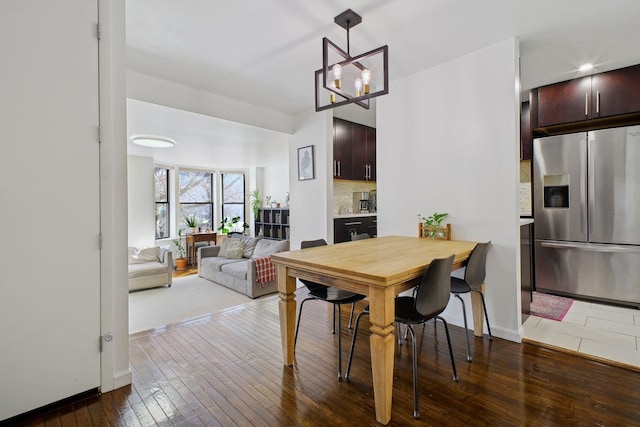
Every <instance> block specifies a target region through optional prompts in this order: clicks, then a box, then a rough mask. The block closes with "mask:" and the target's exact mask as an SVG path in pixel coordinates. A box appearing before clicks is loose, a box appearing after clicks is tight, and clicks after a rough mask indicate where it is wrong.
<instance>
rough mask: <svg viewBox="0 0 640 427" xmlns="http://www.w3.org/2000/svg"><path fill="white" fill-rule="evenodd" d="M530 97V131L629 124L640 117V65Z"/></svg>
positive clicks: (552, 87) (546, 89) (536, 91)
mask: <svg viewBox="0 0 640 427" xmlns="http://www.w3.org/2000/svg"><path fill="white" fill-rule="evenodd" d="M532 95H533V96H532V104H531V109H532V111H531V112H532V114H531V117H532V121H531V127H532V129H541V128H548V127H553V126H557V125H561V127H562V128H566V130H571V129H573V130H577V129H578V128H577V126H581V125H580V122H584V123H583V124H584V126H583V128H584V129H588V128H589V126H591V125H589V122H588V121H589V120H594V119H607V120H606V122H602V123H606V126H615V125H616V121H615V120H617V119H616V118H620V119H621V120H626V121H625V122H624V123H623V122H620V125H622V124H630V123H631V122H634V121H637V118H636V117H635V116H637V115H638V113H640V65H634V66H632V67H627V68H621V69H619V70H613V71H608V72H605V73H600V74H594V75H592V76H588V77H581V78H578V79H574V80H569V81H565V82H560V83H555V84H551V85H548V86H542V87H539V88H537V89H534V90H533V91H532ZM630 114H634V117H631V118H630V117H628V115H630ZM629 120H631V121H629ZM602 123H601V124H600V125H598V126H600V127H602V126H603V125H602ZM567 125H570V126H573V128H570V127H568V126H567ZM559 129H560V128H558V129H557V130H559ZM537 133H540V132H537ZM543 133H544V132H543Z"/></svg>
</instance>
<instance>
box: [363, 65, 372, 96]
mask: <svg viewBox="0 0 640 427" xmlns="http://www.w3.org/2000/svg"><path fill="white" fill-rule="evenodd" d="M362 83H363V84H364V93H365V94H368V93H369V91H370V90H371V85H370V83H371V71H370V70H367V69H366V68H365V69H364V70H362Z"/></svg>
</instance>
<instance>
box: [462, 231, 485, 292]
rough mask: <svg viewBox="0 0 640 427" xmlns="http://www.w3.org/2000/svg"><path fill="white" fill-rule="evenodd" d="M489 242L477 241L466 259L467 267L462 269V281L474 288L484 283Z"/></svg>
mask: <svg viewBox="0 0 640 427" xmlns="http://www.w3.org/2000/svg"><path fill="white" fill-rule="evenodd" d="M489 245H491V242H490V241H489V242H487V243H478V244H477V245H476V247H475V248H473V252H471V255H470V256H469V261H467V268H466V269H465V271H464V281H465V282H467V284H468V285H469V286H470V287H471V289H475V288H477V287H478V286H480V285H482V284H483V283H484V278H485V277H486V275H487V253H488V252H489Z"/></svg>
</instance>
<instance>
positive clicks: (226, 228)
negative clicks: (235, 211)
mask: <svg viewBox="0 0 640 427" xmlns="http://www.w3.org/2000/svg"><path fill="white" fill-rule="evenodd" d="M239 222H240V217H239V216H234V217H233V218H231V219H229V218H227V217H224V218H222V221H220V227H218V230H219V231H220V232H221V233H222V234H229V232H230V231H233V229H234V228H236V224H237V223H239ZM245 224H246V223H245ZM247 227H248V225H247Z"/></svg>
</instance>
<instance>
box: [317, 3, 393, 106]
mask: <svg viewBox="0 0 640 427" xmlns="http://www.w3.org/2000/svg"><path fill="white" fill-rule="evenodd" d="M334 22H335V23H336V24H338V25H340V26H341V27H342V28H344V29H345V30H347V51H346V52H345V51H344V50H342V49H340V48H339V47H338V46H337V45H336V44H335V43H333V42H332V41H331V40H329V39H327V38H326V37H324V38H323V39H322V69H320V70H317V71H316V72H315V87H316V111H322V110H327V109H329V108H335V107H339V106H341V105H345V104H358V105H359V106H361V107H363V108H366V109H368V108H369V99H371V98H375V97H376V96H380V95H385V94H387V93H389V73H388V70H389V59H388V58H389V48H388V46H386V45H385V46H382V47H379V48H377V49H374V50H372V51H369V52H367V53H363V54H361V55H358V56H354V57H352V56H351V53H350V52H349V30H350V29H351V28H353V27H355V26H356V25H358V24H359V23H361V22H362V18H361V17H360V15H358V14H357V13H355V12H354V11H352V10H351V9H347V10H346V11H344V12H342V13H341V14H340V15H338V16H336V17H335V19H334Z"/></svg>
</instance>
